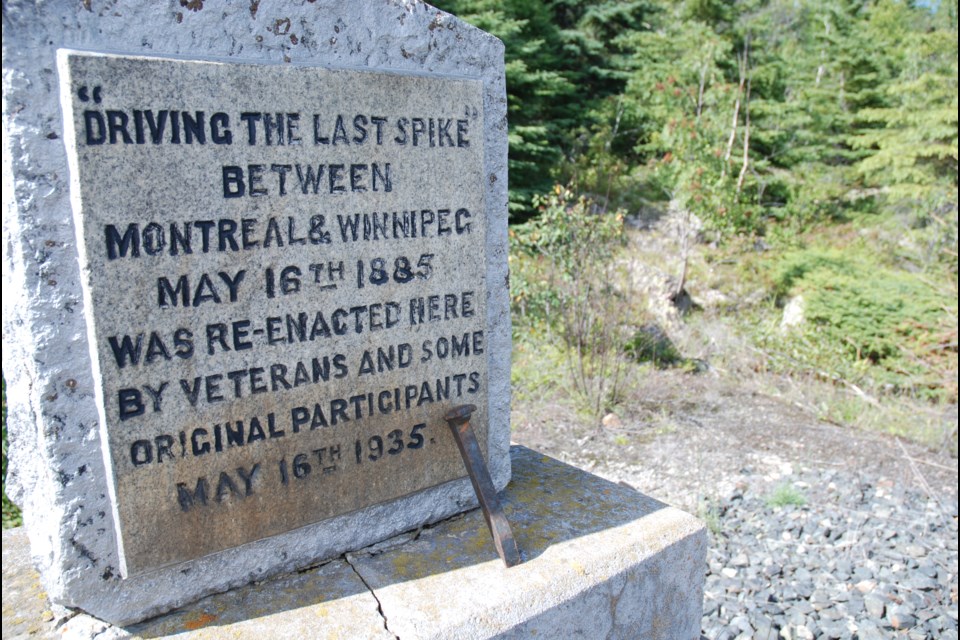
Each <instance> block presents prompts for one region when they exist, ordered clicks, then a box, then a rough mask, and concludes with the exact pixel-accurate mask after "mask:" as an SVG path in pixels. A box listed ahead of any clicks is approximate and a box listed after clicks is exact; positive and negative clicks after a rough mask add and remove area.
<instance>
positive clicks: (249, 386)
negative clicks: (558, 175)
mask: <svg viewBox="0 0 960 640" xmlns="http://www.w3.org/2000/svg"><path fill="white" fill-rule="evenodd" d="M58 60H59V68H60V82H61V103H62V106H63V109H64V129H65V131H64V134H65V142H66V147H67V150H68V156H69V162H70V171H71V198H72V202H73V210H74V216H75V225H76V230H77V236H78V237H77V242H78V246H79V255H80V264H81V270H82V284H83V295H84V301H85V305H86V308H87V333H88V340H89V344H90V349H91V352H92V354H91V355H92V359H93V362H94V374H95V375H94V378H95V379H96V380H97V381H98V383H99V386H98V388H97V389H96V394H97V404H98V409H99V413H100V433H101V438H102V441H103V442H104V443H105V445H106V446H105V453H104V457H105V463H106V467H107V469H108V471H109V477H110V488H111V492H112V493H111V496H110V497H111V503H112V506H113V509H114V521H115V523H116V527H117V539H118V544H119V547H120V550H119V556H120V558H121V562H122V565H123V566H122V567H121V572H122V573H123V575H128V576H129V575H136V574H139V573H144V572H148V571H151V570H154V569H157V568H160V567H164V566H166V565H170V564H175V563H179V562H183V561H187V560H191V559H195V558H199V557H201V556H204V555H207V554H210V553H213V552H217V551H221V550H224V549H227V548H230V547H234V546H238V545H242V544H244V543H247V542H251V541H255V540H259V539H262V538H266V537H269V536H272V535H276V534H279V533H283V532H286V531H290V530H292V529H295V528H298V527H301V526H304V525H307V524H311V523H315V522H319V521H321V520H325V519H329V518H332V517H335V516H338V515H340V514H344V513H349V512H352V511H355V510H358V509H362V508H364V507H368V506H370V505H373V504H377V503H381V502H386V501H390V500H393V499H395V498H398V497H401V496H405V495H409V494H413V493H415V492H417V491H420V490H423V489H426V488H428V487H432V486H435V485H439V484H441V483H444V482H447V481H449V480H452V479H454V478H458V477H461V476H463V475H464V468H463V463H462V461H461V460H460V457H459V454H458V452H457V449H456V446H455V443H454V441H453V439H452V438H451V436H450V434H449V430H448V428H447V426H446V424H445V423H444V422H443V414H444V413H445V411H447V410H448V409H449V408H450V407H451V406H453V405H455V404H461V403H466V402H469V403H472V404H475V405H477V406H478V407H480V410H479V412H478V413H477V414H475V416H476V419H475V420H474V421H473V424H474V425H475V426H476V427H477V428H478V430H479V435H480V437H481V440H482V441H484V440H485V438H486V424H487V420H486V416H485V413H484V412H485V410H486V407H487V406H488V403H487V364H486V363H487V358H486V355H485V351H486V349H487V348H488V345H487V342H486V340H485V319H486V309H485V305H486V299H487V296H486V287H487V284H486V282H485V278H486V270H485V245H486V241H485V233H486V228H487V224H486V222H485V221H484V219H483V217H484V211H485V205H484V185H483V132H484V124H483V86H482V82H481V81H480V80H477V79H466V78H462V79H461V78H456V77H449V76H446V77H439V76H438V77H431V76H429V75H414V74H409V73H407V74H400V73H387V72H382V71H369V70H345V69H327V68H321V67H311V66H297V65H290V64H286V65H283V64H268V65H263V64H258V65H249V64H239V63H235V62H232V63H218V62H206V61H188V60H175V59H162V58H147V57H128V56H114V55H101V54H91V53H81V52H76V51H68V50H61V51H60V52H59V54H58Z"/></svg>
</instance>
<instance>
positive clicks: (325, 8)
mask: <svg viewBox="0 0 960 640" xmlns="http://www.w3.org/2000/svg"><path fill="white" fill-rule="evenodd" d="M58 49H73V50H86V51H103V50H104V49H108V50H109V52H110V53H115V54H119V55H123V56H143V55H146V56H154V57H161V58H164V57H168V58H177V59H183V60H192V61H204V60H213V61H219V62H231V63H233V62H236V63H271V64H274V65H280V66H281V67H282V66H284V65H289V67H291V68H293V67H296V66H299V65H302V66H305V67H311V66H324V67H332V68H339V69H345V68H353V69H367V70H389V71H392V72H399V73H413V74H431V75H436V76H445V77H457V78H466V79H468V80H469V79H472V80H473V81H476V82H480V83H481V84H482V105H483V106H482V118H483V123H484V129H483V132H482V134H478V135H477V136H476V137H475V138H474V140H476V141H477V143H478V144H480V141H482V146H483V160H482V162H483V175H482V201H483V207H484V211H483V214H484V215H483V216H482V221H483V224H484V225H485V230H484V232H485V245H484V247H483V253H484V254H485V263H486V267H485V270H484V272H483V274H482V278H483V281H484V282H485V285H486V298H485V300H483V301H482V307H483V308H484V309H485V311H484V313H485V316H486V318H485V319H486V324H485V326H484V355H485V366H486V380H487V387H486V393H487V396H486V398H487V399H486V403H481V404H485V406H481V407H480V410H481V412H486V415H487V420H488V422H489V429H490V437H489V441H488V450H489V462H490V465H491V471H492V475H493V477H494V480H495V483H496V484H497V486H498V487H502V486H504V485H505V484H506V482H507V481H508V480H509V475H510V465H509V456H508V448H509V398H510V392H509V360H510V331H509V306H508V294H507V288H506V286H505V283H506V276H507V272H506V269H507V267H506V265H507V260H506V144H507V143H506V98H505V85H504V75H503V46H502V44H501V43H500V42H499V41H498V40H496V39H495V38H493V37H491V36H489V35H487V34H484V33H482V32H480V31H478V30H476V29H474V28H472V27H469V26H468V25H465V24H463V23H461V22H459V21H457V20H455V19H454V18H452V17H450V16H448V15H447V14H444V13H442V12H439V11H437V10H436V9H433V8H432V7H429V6H427V5H424V4H421V3H416V2H399V1H398V2H394V1H389V2H387V1H384V2H373V1H371V2H364V3H358V2H352V1H345V0H344V1H342V2H341V1H333V0H329V1H323V0H321V1H318V2H302V3H287V4H286V5H284V7H283V8H280V7H277V6H266V5H264V6H261V5H260V4H259V3H256V4H254V5H252V6H251V7H246V6H244V7H238V6H237V5H235V4H233V3H226V2H215V1H210V0H208V1H207V2H196V3H189V5H188V6H182V5H168V4H156V3H135V2H116V3H109V4H99V3H97V2H92V3H72V2H70V3H67V2H51V3H40V2H38V3H33V2H22V3H21V2H8V3H6V4H5V7H4V29H3V60H4V81H3V82H4V89H3V92H4V102H3V122H4V145H3V193H4V213H3V220H4V224H3V234H4V237H3V252H4V259H3V276H4V286H3V295H4V301H3V334H4V349H3V368H4V375H5V377H6V379H7V383H8V398H9V400H10V407H9V409H10V411H9V416H8V425H9V430H10V437H11V442H12V450H11V473H10V475H9V476H8V491H9V492H10V493H12V494H13V497H14V499H15V500H16V501H17V502H19V503H20V504H21V505H22V506H23V508H24V517H25V521H26V525H27V528H28V530H29V531H30V533H31V535H30V538H31V549H32V554H33V557H34V560H35V562H36V563H37V565H38V567H39V569H40V574H41V576H42V580H43V583H44V586H45V588H46V590H47V592H48V593H49V594H50V597H51V599H52V600H53V601H54V602H56V603H59V604H63V605H66V606H70V607H77V608H81V609H84V610H86V611H88V612H90V613H93V614H95V615H97V616H99V617H101V618H103V619H107V620H110V621H113V622H121V623H129V622H132V621H134V620H137V619H141V618H143V617H144V616H148V615H154V614H157V613H160V612H162V611H166V610H169V609H171V608H175V607H177V606H180V605H182V604H184V603H186V602H190V601H194V600H196V599H197V598H200V597H202V596H204V595H205V594H209V593H213V592H216V591H222V590H224V589H227V588H230V587H233V586H238V585H242V584H245V583H248V582H251V581H254V580H261V579H263V578H265V577H267V576H270V575H274V574H277V573H279V572H282V571H289V570H292V569H295V568H297V567H302V566H305V565H308V564H310V563H313V562H316V561H317V560H319V559H321V558H330V557H334V556H336V555H338V554H340V553H342V552H343V551H345V550H347V549H355V548H359V547H363V546H365V545H368V544H371V543H373V542H375V541H377V540H381V539H384V538H385V537H388V536H390V535H394V534H395V533H397V532H399V531H402V530H404V529H408V528H410V527H411V526H412V527H416V526H418V525H420V524H424V523H429V522H435V521H437V520H439V519H442V518H444V517H447V516H449V515H450V514H453V513H456V512H458V511H461V510H463V509H464V508H467V507H468V506H469V505H471V504H474V503H475V498H474V496H473V494H472V489H471V487H470V484H469V482H468V481H467V480H466V479H464V478H462V479H459V480H454V481H451V482H446V483H444V484H442V485H440V486H438V487H435V488H431V489H425V490H423V491H421V492H419V493H417V494H414V495H409V496H405V497H403V498H400V499H398V500H395V501H393V502H391V503H389V504H375V505H372V506H369V507H366V508H362V509H360V510H359V511H356V512H353V513H350V514H344V515H339V516H336V517H333V518H329V519H327V520H324V521H323V522H320V523H319V524H311V525H308V526H305V527H302V528H300V529H296V530H293V531H289V532H286V533H280V534H278V535H273V536H272V537H270V538H268V539H261V540H254V541H251V542H248V543H247V544H245V545H244V546H242V547H240V548H239V549H233V550H230V551H228V552H217V553H213V554H211V555H205V556H203V557H200V558H197V559H192V560H188V561H186V562H182V563H180V564H178V565H176V566H174V567H169V568H164V569H160V570H156V571H152V572H149V573H144V574H140V575H135V576H133V577H130V578H127V579H121V578H120V575H121V573H122V570H123V566H124V564H123V558H122V557H121V555H120V552H119V551H118V549H119V542H120V541H119V540H118V538H117V535H116V527H115V522H114V519H115V518H114V509H113V502H112V500H111V498H110V496H111V495H112V491H113V487H112V484H111V474H110V472H109V471H108V468H109V465H110V464H111V463H112V462H111V460H110V458H109V457H105V456H104V454H103V453H102V450H103V446H102V443H103V442H105V441H106V438H105V436H106V435H107V434H109V433H110V424H109V420H107V421H104V420H102V418H101V412H100V411H99V410H98V402H97V397H98V394H100V395H102V393H103V392H102V389H101V388H100V385H99V382H98V378H97V376H96V375H95V362H96V359H95V358H92V357H91V353H96V351H97V349H96V347H97V346H100V345H95V347H94V348H93V349H91V341H90V338H89V337H88V335H89V334H88V329H89V328H88V326H87V323H86V318H87V316H88V312H89V309H90V304H91V301H90V299H89V298H88V299H85V297H84V292H83V287H82V286H81V283H82V282H83V278H84V276H83V272H82V270H81V266H80V262H79V257H80V253H81V252H82V251H83V245H82V244H81V243H80V242H78V238H83V237H84V235H83V232H82V231H81V232H80V233H77V230H76V229H75V225H74V222H73V218H72V213H71V212H72V207H71V200H70V197H71V196H70V193H71V190H70V181H71V180H72V179H73V180H77V176H76V174H73V175H72V174H71V171H70V168H69V166H68V154H67V151H66V146H65V140H64V138H65V135H67V133H68V132H67V131H66V130H65V127H64V125H63V123H62V122H61V104H60V102H61V86H62V84H63V80H64V78H63V77H62V76H60V75H59V73H58V68H57V58H56V56H57V50H58ZM91 89H92V87H91ZM157 90H158V91H162V90H164V88H163V87H162V86H158V88H157ZM74 95H77V96H79V94H78V93H77V94H74ZM113 95H115V94H112V93H110V91H107V92H106V93H104V94H101V96H100V98H101V99H102V100H106V99H112V98H111V96H113ZM230 95H234V94H230ZM89 98H90V100H91V101H93V103H94V104H96V98H97V96H96V95H95V94H94V93H93V91H92V90H91V92H90V94H89ZM172 106H174V107H175V108H176V107H179V105H172ZM125 108H128V109H134V108H137V107H136V105H134V104H132V103H131V104H129V105H127V106H126V107H125ZM157 108H160V107H157ZM211 108H212V107H211ZM272 108H273V106H272V105H268V104H264V106H263V107H262V109H261V110H262V111H270V110H271V109H272ZM182 109H184V110H190V107H189V106H184V107H182ZM304 110H305V109H304ZM118 135H120V136H121V137H122V134H118ZM243 160H246V156H244V158H243ZM371 161H372V160H371ZM315 162H316V163H319V161H315ZM244 163H245V162H243V161H240V160H238V161H237V162H235V163H231V164H238V165H239V164H244ZM478 178H480V177H478ZM81 181H82V180H81ZM145 183H146V184H149V181H145ZM75 186H76V185H75ZM151 188H152V187H151ZM186 189H187V187H185V195H186V194H188V193H189V192H188V191H187V190H186ZM148 193H150V189H149V188H146V187H145V188H144V194H148ZM403 206H408V208H410V207H412V206H417V207H419V206H420V205H419V204H416V205H414V204H411V205H402V204H400V203H398V204H397V207H396V208H398V209H402V208H403ZM441 206H444V205H442V204H433V205H424V208H431V207H433V208H439V207H441ZM365 210H366V209H362V210H360V211H365ZM372 210H374V209H371V211H372ZM360 211H358V212H360ZM185 214H186V212H184V214H179V215H178V216H177V217H180V216H182V219H193V218H191V217H187V216H186V215H185ZM209 215H210V217H213V216H214V215H215V214H214V213H210V214H209ZM278 215H283V212H282V211H280V212H279V213H278ZM199 217H200V214H199V213H198V214H197V218H199ZM130 220H131V221H132V219H130ZM144 222H146V220H145V221H144ZM418 253H419V252H418ZM367 257H369V258H373V257H375V256H374V255H373V254H370V255H369V256H367ZM227 265H230V266H234V265H233V263H232V262H231V261H229V260H224V262H223V263H222V264H221V265H220V266H221V267H222V268H225V267H226V266H227ZM266 266H267V265H260V267H263V268H265V267H266ZM278 266H279V265H278ZM260 273H263V272H262V271H260ZM130 275H131V280H129V281H124V282H122V283H118V286H120V287H123V286H130V285H131V283H132V282H135V279H133V278H132V276H133V275H135V274H134V273H133V271H131V274H130ZM171 275H175V276H179V275H181V273H174V274H171ZM309 275H312V274H309ZM134 295H143V296H145V297H147V298H149V297H150V296H151V295H154V296H155V295H157V294H156V290H155V289H154V290H152V291H144V292H142V293H138V294H134ZM478 308H480V307H478ZM281 309H282V308H281ZM224 315H225V317H224V322H231V323H232V322H234V321H236V320H241V319H243V316H241V315H233V314H232V313H230V314H224ZM142 328H143V329H144V330H147V329H149V326H144V327H142ZM204 346H205V345H204ZM101 355H102V354H101ZM101 360H102V358H101ZM197 374H198V375H200V374H201V372H199V371H198V372H197ZM225 382H227V384H230V385H232V384H233V383H232V382H230V381H227V380H226V379H225ZM176 386H178V385H176ZM174 388H176V387H175V386H174ZM144 398H146V396H144ZM101 408H104V403H101ZM264 409H269V407H266V406H265V407H264ZM351 410H353V406H352V405H351ZM105 411H106V409H105V408H104V412H105ZM263 413H269V411H262V410H261V413H260V415H262V414H263ZM250 415H258V413H253V414H250ZM243 417H244V416H243V415H241V416H239V417H237V418H236V419H242V418H243ZM246 417H247V418H249V416H246ZM222 419H224V420H225V419H227V418H226V417H224V418H222ZM414 422H417V421H414ZM410 426H411V427H412V426H413V423H411V425H410ZM264 429H266V427H264ZM388 433H389V430H387V431H385V432H384V433H383V434H382V435H383V436H387V435H388ZM364 435H367V434H364ZM407 435H408V436H409V432H408V433H407ZM368 442H369V441H368ZM188 446H189V445H188ZM384 446H385V448H387V447H389V446H390V444H389V442H387V441H385V445H384ZM405 453H406V452H405ZM345 455H353V452H346V453H345ZM274 462H275V463H276V462H278V461H276V460H274ZM288 462H290V464H291V470H292V463H293V461H292V460H289V461H288ZM172 466H173V465H171V466H170V467H164V469H169V468H172ZM219 471H222V469H216V470H212V472H214V473H216V472H219ZM274 473H275V474H277V473H279V470H276V471H274ZM442 475H443V474H441V476H442ZM194 476H196V474H194ZM236 479H237V478H236V477H235V478H234V481H236ZM194 486H195V485H194ZM210 490H211V492H212V493H215V491H216V488H215V487H211V489H210ZM225 491H227V493H230V488H229V487H226V489H225ZM228 499H229V498H228ZM121 530H122V523H121ZM254 537H256V536H254ZM216 546H217V545H216V544H214V545H213V547H207V548H206V549H204V550H202V553H207V552H209V551H210V550H211V549H212V548H215V547H216ZM179 559H181V558H174V557H169V558H168V559H160V560H158V561H154V560H151V561H149V562H145V563H144V564H142V565H141V566H140V568H141V569H142V568H151V567H153V566H155V565H156V564H163V563H164V562H166V561H168V560H174V561H175V560H179ZM185 576H188V577H189V579H185Z"/></svg>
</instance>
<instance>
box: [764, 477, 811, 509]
mask: <svg viewBox="0 0 960 640" xmlns="http://www.w3.org/2000/svg"><path fill="white" fill-rule="evenodd" d="M764 502H766V504H767V506H768V507H791V506H792V507H802V506H803V505H805V504H807V498H806V497H805V496H804V495H803V493H802V492H801V491H800V490H799V489H797V488H796V487H794V486H793V485H792V484H786V483H784V484H781V485H780V486H778V487H777V488H776V489H774V490H773V492H772V493H771V494H770V495H768V496H767V498H766V500H765V501H764Z"/></svg>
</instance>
